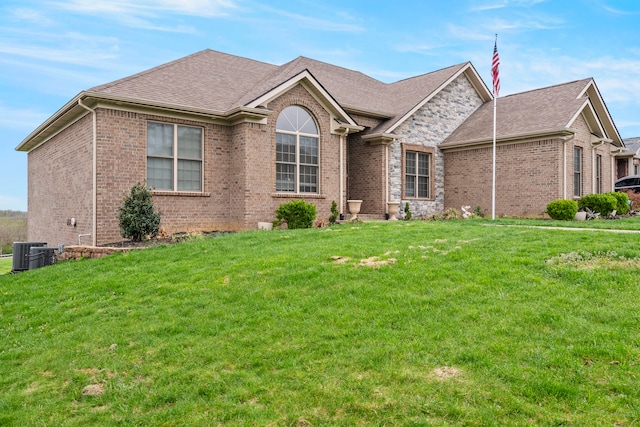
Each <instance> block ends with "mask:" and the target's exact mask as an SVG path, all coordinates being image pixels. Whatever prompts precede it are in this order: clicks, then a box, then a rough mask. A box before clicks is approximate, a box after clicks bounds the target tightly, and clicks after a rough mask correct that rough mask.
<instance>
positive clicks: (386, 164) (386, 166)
mask: <svg viewBox="0 0 640 427" xmlns="http://www.w3.org/2000/svg"><path fill="white" fill-rule="evenodd" d="M384 198H385V202H384V213H385V214H386V216H387V217H389V144H385V147H384Z"/></svg>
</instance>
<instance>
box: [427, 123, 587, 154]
mask: <svg viewBox="0 0 640 427" xmlns="http://www.w3.org/2000/svg"><path fill="white" fill-rule="evenodd" d="M576 132H577V131H576V130H575V129H572V128H558V129H548V130H544V131H536V132H525V133H521V134H514V135H507V136H502V137H499V138H498V140H497V142H499V143H508V142H526V141H536V140H540V139H550V138H561V137H566V136H571V135H575V134H576ZM492 143H493V139H492V138H478V139H470V140H467V141H455V142H453V141H452V142H444V143H442V144H440V146H439V148H440V149H441V150H443V151H444V150H449V149H454V148H470V147H474V148H475V147H477V146H482V145H491V144H492Z"/></svg>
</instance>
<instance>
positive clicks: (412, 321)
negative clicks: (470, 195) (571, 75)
mask: <svg viewBox="0 0 640 427" xmlns="http://www.w3.org/2000/svg"><path fill="white" fill-rule="evenodd" d="M487 224H488V221H476V220H473V221H449V222H422V221H412V222H396V223H393V222H386V223H365V224H359V225H341V226H337V227H331V228H325V229H314V230H295V231H274V232H246V233H238V234H231V235H225V236H222V237H217V238H208V239H194V240H191V241H188V242H186V243H182V244H178V245H173V246H161V247H154V248H150V249H145V250H141V251H134V252H130V253H127V254H119V255H113V256H111V257H108V258H104V259H99V260H84V261H78V262H66V263H58V264H56V265H53V266H51V267H46V268H42V269H38V270H33V271H28V272H24V273H20V274H16V275H3V276H0V337H1V339H0V425H16V426H18V425H20V426H22V425H69V426H74V425H167V426H173V425H175V426H182V425H191V426H193V425H196V426H197V425H202V426H210V425H233V426H236V425H237V426H246V425H278V426H280V425H285V426H287V425H290V426H311V425H312V426H319V425H344V426H353V425H362V426H365V425H366V426H369V425H478V426H484V425H523V426H524V425H575V426H584V425H611V426H614V425H615V426H633V425H638V424H639V423H640V388H639V387H638V377H639V376H640V368H639V366H638V364H639V363H640V335H639V333H638V331H639V330H640V314H639V312H638V304H637V301H640V286H639V285H640V280H639V273H640V260H639V259H638V257H640V245H639V243H640V235H636V234H618V233H610V232H605V231H581V232H576V231H565V230H546V229H535V228H525V227H500V226H488V225H487ZM630 224H631V225H629V228H634V227H635V228H636V229H640V226H639V224H638V222H637V221H636V222H635V223H633V222H630ZM588 225H591V224H588Z"/></svg>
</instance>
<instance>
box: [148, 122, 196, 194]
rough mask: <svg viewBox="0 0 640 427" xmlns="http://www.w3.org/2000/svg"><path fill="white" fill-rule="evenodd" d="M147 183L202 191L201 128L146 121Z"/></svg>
mask: <svg viewBox="0 0 640 427" xmlns="http://www.w3.org/2000/svg"><path fill="white" fill-rule="evenodd" d="M147 185H148V186H149V187H151V188H154V189H157V190H170V191H202V128H199V127H193V126H183V125H177V124H171V123H158V122H147Z"/></svg>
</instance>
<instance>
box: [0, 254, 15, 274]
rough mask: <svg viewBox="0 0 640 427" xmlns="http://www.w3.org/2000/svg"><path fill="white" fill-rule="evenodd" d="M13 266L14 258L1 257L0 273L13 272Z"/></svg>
mask: <svg viewBox="0 0 640 427" xmlns="http://www.w3.org/2000/svg"><path fill="white" fill-rule="evenodd" d="M12 268H13V258H11V257H9V258H0V275H3V274H7V273H9V272H11V269H12Z"/></svg>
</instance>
